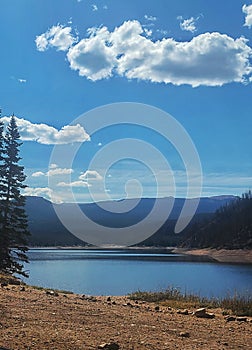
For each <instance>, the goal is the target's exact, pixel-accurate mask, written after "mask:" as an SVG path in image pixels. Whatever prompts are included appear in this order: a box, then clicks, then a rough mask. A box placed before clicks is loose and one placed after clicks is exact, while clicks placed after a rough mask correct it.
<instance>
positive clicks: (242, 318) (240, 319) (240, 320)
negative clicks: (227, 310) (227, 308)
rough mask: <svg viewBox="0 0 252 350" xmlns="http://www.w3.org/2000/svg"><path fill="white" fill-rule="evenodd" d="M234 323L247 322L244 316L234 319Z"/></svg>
mask: <svg viewBox="0 0 252 350" xmlns="http://www.w3.org/2000/svg"><path fill="white" fill-rule="evenodd" d="M236 321H239V322H247V317H245V316H239V317H236Z"/></svg>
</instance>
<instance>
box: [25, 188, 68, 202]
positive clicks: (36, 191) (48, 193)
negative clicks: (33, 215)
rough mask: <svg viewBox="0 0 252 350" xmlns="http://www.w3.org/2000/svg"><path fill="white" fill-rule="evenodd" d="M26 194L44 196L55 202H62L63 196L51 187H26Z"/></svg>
mask: <svg viewBox="0 0 252 350" xmlns="http://www.w3.org/2000/svg"><path fill="white" fill-rule="evenodd" d="M23 195H24V196H34V197H44V198H46V199H49V200H50V201H51V202H53V203H62V202H63V200H62V198H61V197H60V196H59V195H57V193H55V192H54V191H53V190H52V189H51V188H49V187H26V188H25V189H24V190H23Z"/></svg>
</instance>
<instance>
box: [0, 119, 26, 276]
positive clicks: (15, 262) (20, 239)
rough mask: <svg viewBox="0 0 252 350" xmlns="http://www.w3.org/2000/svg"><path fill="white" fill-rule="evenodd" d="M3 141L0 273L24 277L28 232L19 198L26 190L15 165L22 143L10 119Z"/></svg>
mask: <svg viewBox="0 0 252 350" xmlns="http://www.w3.org/2000/svg"><path fill="white" fill-rule="evenodd" d="M0 131H1V130H0ZM3 141H4V142H3V145H2V146H4V151H3V157H2V158H3V159H2V164H1V165H2V166H1V172H2V173H1V239H0V270H2V271H4V272H7V273H18V274H21V275H23V276H27V274H26V273H25V272H24V271H23V262H28V258H27V255H26V252H27V250H28V248H27V235H28V234H29V232H28V229H27V227H28V226H27V217H26V213H25V208H24V206H25V197H24V196H22V195H21V190H22V189H23V188H25V187H26V186H25V185H24V181H25V178H26V176H25V174H24V167H23V166H21V165H19V164H18V163H19V161H20V160H21V158H20V157H19V147H20V146H21V145H22V143H21V142H20V135H19V132H18V128H17V124H16V120H15V117H14V116H12V117H11V119H10V122H9V125H8V127H7V130H6V133H5V136H4V138H3ZM2 150H3V148H2Z"/></svg>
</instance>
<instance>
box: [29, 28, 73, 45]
mask: <svg viewBox="0 0 252 350" xmlns="http://www.w3.org/2000/svg"><path fill="white" fill-rule="evenodd" d="M71 31H72V28H71V27H64V26H62V25H59V24H58V25H57V26H53V27H51V28H50V29H48V31H47V32H45V33H43V34H41V35H39V36H37V37H36V40H35V43H36V46H37V49H38V50H39V51H45V50H47V49H48V48H49V47H55V48H56V49H57V50H59V51H67V50H68V49H69V47H71V46H72V45H73V44H74V43H76V42H77V41H78V39H77V38H76V37H74V36H73V35H72V34H71Z"/></svg>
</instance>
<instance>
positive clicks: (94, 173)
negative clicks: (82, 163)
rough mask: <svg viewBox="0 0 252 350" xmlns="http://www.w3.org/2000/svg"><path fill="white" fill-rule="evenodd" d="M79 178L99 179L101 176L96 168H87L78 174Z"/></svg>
mask: <svg viewBox="0 0 252 350" xmlns="http://www.w3.org/2000/svg"><path fill="white" fill-rule="evenodd" d="M79 179H80V180H87V181H90V180H92V181H101V180H102V179H103V178H102V176H101V175H100V174H99V173H98V172H97V171H96V170H87V171H85V172H84V173H82V174H81V175H80V176H79Z"/></svg>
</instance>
